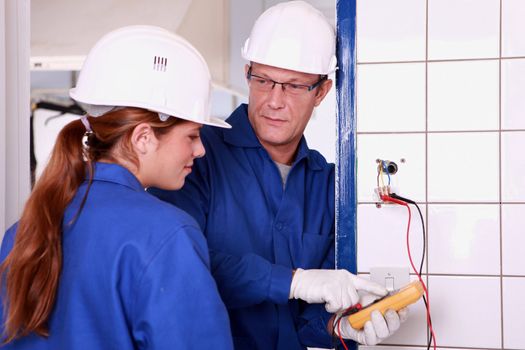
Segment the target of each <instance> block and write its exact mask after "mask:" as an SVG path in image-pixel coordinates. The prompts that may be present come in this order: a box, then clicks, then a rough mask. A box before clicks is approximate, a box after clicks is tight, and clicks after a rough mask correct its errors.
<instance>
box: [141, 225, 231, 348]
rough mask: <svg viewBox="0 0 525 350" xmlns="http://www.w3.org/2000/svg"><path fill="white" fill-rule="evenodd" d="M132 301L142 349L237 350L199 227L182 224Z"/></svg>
mask: <svg viewBox="0 0 525 350" xmlns="http://www.w3.org/2000/svg"><path fill="white" fill-rule="evenodd" d="M132 300H133V304H132V305H133V306H132V309H131V315H132V332H133V336H134V338H135V339H136V342H137V344H138V345H139V348H140V349H233V342H232V338H231V331H230V326H229V319H228V314H227V312H226V308H225V307H224V304H223V303H222V301H221V299H220V297H219V293H218V291H217V287H216V285H215V281H214V280H213V278H212V276H211V273H210V271H209V264H208V252H207V247H206V242H205V241H204V238H203V237H202V233H201V232H200V231H199V230H198V229H197V228H196V227H188V226H186V227H184V228H183V229H181V230H179V231H177V232H176V233H175V234H173V235H172V236H171V237H170V238H169V239H168V241H167V242H165V243H164V244H163V246H162V247H161V248H160V250H159V251H158V253H157V254H156V255H155V256H154V257H153V259H152V260H151V262H150V263H149V264H148V266H147V267H146V268H145V271H144V273H143V275H142V277H141V278H140V283H139V285H138V286H137V288H136V290H135V296H134V297H133V299H132Z"/></svg>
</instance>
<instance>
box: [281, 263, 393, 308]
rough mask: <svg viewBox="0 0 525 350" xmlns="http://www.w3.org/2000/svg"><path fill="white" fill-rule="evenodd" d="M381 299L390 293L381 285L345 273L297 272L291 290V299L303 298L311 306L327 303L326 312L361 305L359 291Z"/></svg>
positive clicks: (335, 271)
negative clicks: (359, 303)
mask: <svg viewBox="0 0 525 350" xmlns="http://www.w3.org/2000/svg"><path fill="white" fill-rule="evenodd" d="M358 290H361V291H366V292H368V293H372V294H375V295H377V296H378V297H382V296H384V295H386V294H387V290H386V289H385V288H384V287H383V286H381V285H380V284H378V283H375V282H371V281H369V280H366V279H363V278H360V277H358V276H356V275H353V274H351V273H350V272H348V271H346V270H303V269H297V270H296V271H295V273H294V276H293V279H292V285H291V287H290V297H289V298H290V299H302V300H304V301H306V302H307V303H310V304H321V303H324V304H325V308H326V311H328V312H331V313H335V312H338V311H342V310H345V309H347V308H349V307H350V306H352V305H355V304H357V303H358V302H359V295H358V294H357V291H358Z"/></svg>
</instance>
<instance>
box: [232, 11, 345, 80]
mask: <svg viewBox="0 0 525 350" xmlns="http://www.w3.org/2000/svg"><path fill="white" fill-rule="evenodd" d="M241 53H242V57H243V58H245V59H246V60H248V61H252V62H257V63H261V64H265V65H269V66H274V67H279V68H285V69H290V70H294V71H299V72H304V73H312V74H323V75H325V74H329V73H332V72H333V71H335V69H336V65H337V59H336V57H335V33H334V28H333V27H332V25H331V24H330V23H329V22H328V21H327V19H326V17H325V16H324V15H323V14H322V13H321V12H320V11H318V10H317V9H316V8H314V7H313V6H312V5H310V4H308V3H306V2H304V1H290V2H284V3H280V4H277V5H275V6H272V7H270V8H269V9H267V10H266V11H264V12H263V14H262V15H261V16H259V18H258V19H257V21H256V22H255V24H254V26H253V28H252V32H251V34H250V37H249V38H248V39H247V40H246V42H245V43H244V47H243V48H242V50H241Z"/></svg>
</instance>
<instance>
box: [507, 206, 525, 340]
mask: <svg viewBox="0 0 525 350" xmlns="http://www.w3.org/2000/svg"><path fill="white" fill-rule="evenodd" d="M501 209H502V213H501V214H502V215H501V224H502V236H503V237H502V246H503V249H502V251H503V252H502V255H503V274H505V275H524V276H525V236H524V235H523V232H524V229H523V219H524V218H525V204H504V205H503V206H502V208H501ZM524 295H525V294H524ZM524 344H525V343H524Z"/></svg>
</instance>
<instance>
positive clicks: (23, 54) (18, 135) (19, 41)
mask: <svg viewBox="0 0 525 350" xmlns="http://www.w3.org/2000/svg"><path fill="white" fill-rule="evenodd" d="M29 13H30V11H29V0H2V1H0V35H1V37H2V40H1V41H0V236H3V233H4V230H5V228H7V227H8V226H10V225H12V224H13V223H14V222H15V221H16V219H17V218H18V216H19V214H20V212H21V210H22V208H23V205H24V202H25V198H26V197H27V195H28V193H29V65H28V62H29ZM4 38H5V40H4Z"/></svg>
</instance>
